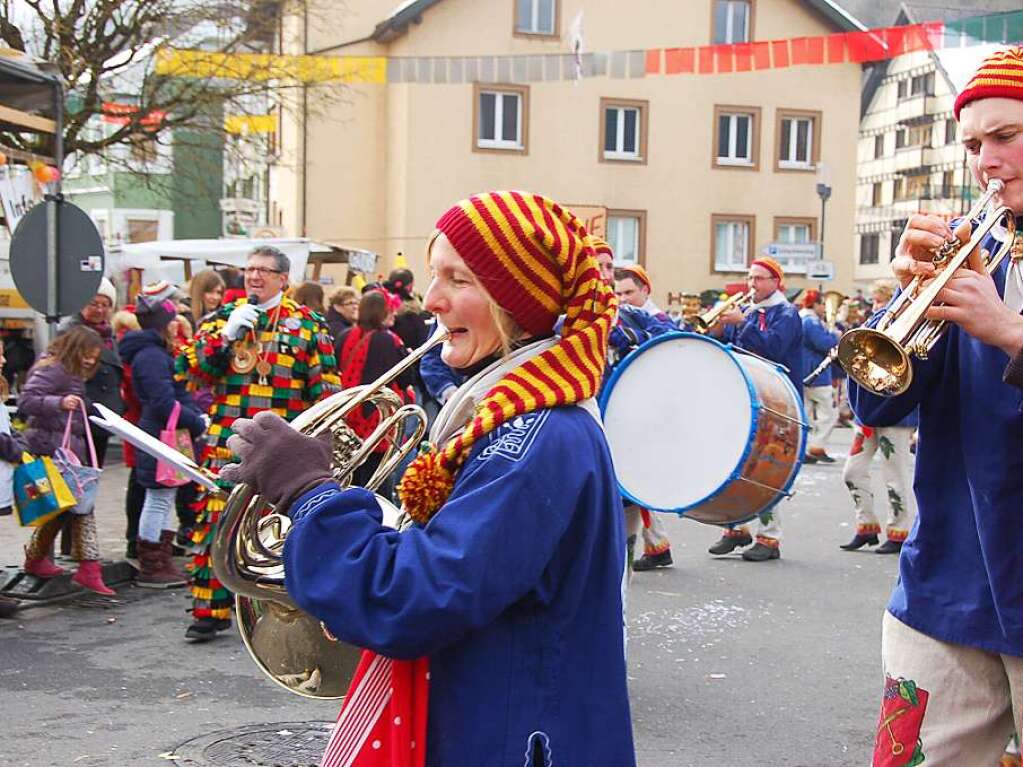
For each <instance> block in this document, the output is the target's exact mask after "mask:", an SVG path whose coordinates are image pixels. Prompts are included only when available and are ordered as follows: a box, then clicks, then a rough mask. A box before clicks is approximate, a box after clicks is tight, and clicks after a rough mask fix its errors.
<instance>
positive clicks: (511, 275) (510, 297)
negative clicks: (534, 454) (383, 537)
mask: <svg viewBox="0 0 1023 767" xmlns="http://www.w3.org/2000/svg"><path fill="white" fill-rule="evenodd" d="M437 230H438V231H440V232H443V234H444V235H445V236H447V238H448V240H450V242H451V244H452V246H454V248H455V250H457V251H458V255H459V256H461V257H462V260H463V261H465V263H466V265H467V266H468V267H469V268H470V269H471V270H472V272H473V274H475V275H476V278H477V279H479V281H480V283H481V284H482V285H483V287H484V288H485V289H486V290H487V292H488V293H489V294H490V295H491V297H492V298H493V299H494V300H495V301H496V302H497V304H498V305H499V306H500V307H501V308H502V309H504V310H505V311H506V312H508V314H510V315H511V317H512V318H513V319H514V320H515V322H516V324H517V325H518V326H519V327H520V328H522V329H523V330H524V331H526V332H527V333H528V334H530V335H541V334H544V333H549V332H550V331H551V330H552V328H553V327H554V323H555V321H556V320H557V318H558V316H559V315H562V314H564V315H565V323H564V326H563V329H562V331H561V337H560V340H559V341H558V342H557V343H556V344H555V345H554V346H553V347H551V348H549V349H547V350H546V351H544V352H542V353H540V354H538V355H537V356H535V357H533V358H531V359H529V360H528V361H526V362H524V363H523V364H522V365H519V366H518V367H517V368H515V369H514V370H512V371H510V372H509V373H508V374H507V375H505V377H504V378H502V379H501V380H500V381H499V382H498V383H497V385H495V386H494V388H493V389H491V390H490V391H489V392H488V393H487V394H486V396H484V398H483V399H482V400H481V401H480V402H479V404H478V405H477V406H476V410H475V412H474V414H473V418H472V420H470V421H469V423H468V424H467V425H466V427H465V428H464V429H463V430H462V431H461V432H460V433H459V434H458V435H457V436H455V437H454V438H453V439H451V440H450V441H449V442H448V443H446V444H444V445H439V446H437V447H436V448H435V449H432V450H429V451H426V452H423V453H420V454H419V456H418V457H417V458H416V459H415V460H414V461H413V462H412V464H411V465H410V466H409V468H408V470H407V471H406V472H405V476H404V477H403V478H402V481H401V485H400V486H399V488H398V493H399V495H400V497H401V500H402V503H403V505H404V507H405V510H406V511H407V512H408V513H409V515H410V516H411V517H412V518H413V519H414V520H415V521H416V522H419V523H420V524H425V523H426V522H427V521H429V519H430V518H431V517H432V516H433V515H434V514H435V513H436V512H437V510H438V509H440V507H441V506H442V505H443V504H444V501H445V500H447V497H448V495H449V494H450V493H451V489H452V487H453V486H454V482H455V475H456V474H457V473H458V469H459V468H460V467H461V465H462V463H463V462H464V461H465V459H466V458H468V456H469V452H470V450H471V448H472V446H473V444H474V443H475V442H476V441H477V440H479V439H480V438H481V437H483V436H485V435H486V434H488V433H490V432H491V431H493V430H494V429H496V428H497V427H498V426H500V425H501V424H502V423H504V422H505V421H508V420H510V419H512V418H514V417H516V416H518V415H522V414H523V413H528V412H531V411H533V410H540V409H543V408H549V407H555V406H558V405H571V404H574V403H576V402H580V401H582V400H585V399H588V398H590V397H593V396H595V395H596V393H597V389H598V388H599V386H600V381H601V377H602V376H603V373H604V359H605V356H606V353H607V339H608V335H609V334H610V331H611V326H612V323H613V321H614V316H615V308H616V303H615V297H614V293H613V291H612V290H611V288H610V287H609V286H607V285H605V284H604V282H603V281H602V280H601V279H600V271H599V269H598V266H597V259H596V255H595V253H594V251H593V249H592V248H591V247H590V246H589V245H588V244H587V243H586V230H585V229H584V228H583V225H582V223H581V222H580V221H579V219H577V218H576V217H575V215H573V214H572V212H571V211H569V210H566V209H565V208H562V207H561V206H560V205H558V204H557V203H556V202H554V201H553V200H549V199H547V198H546V197H542V196H540V195H537V194H529V193H528V192H487V193H484V194H478V195H475V196H473V197H470V198H469V199H467V200H462V201H461V202H459V203H457V204H456V205H454V206H452V207H451V209H450V210H448V211H447V212H446V213H445V214H444V215H443V216H441V217H440V220H439V221H438V222H437Z"/></svg>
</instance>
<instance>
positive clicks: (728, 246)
mask: <svg viewBox="0 0 1023 767" xmlns="http://www.w3.org/2000/svg"><path fill="white" fill-rule="evenodd" d="M721 227H725V234H724V236H722V234H721ZM740 231H741V232H742V234H743V235H744V238H745V242H744V243H743V247H742V252H741V262H740V260H736V259H735V258H734V256H735V254H736V245H737V243H736V241H735V240H736V235H737V234H738V233H739V232H740ZM752 234H753V232H752V227H751V223H750V222H749V221H744V220H740V219H736V220H731V221H730V220H728V219H722V218H719V219H716V220H715V221H714V271H715V272H745V271H746V270H747V269H748V268H749V262H750V252H751V251H750V246H751V242H750V238H751V237H752ZM722 242H724V243H725V247H724V250H725V252H727V253H731V254H732V256H733V258H732V259H730V260H728V261H722V260H721V259H720V258H719V254H720V252H721V250H722V247H721V243H722Z"/></svg>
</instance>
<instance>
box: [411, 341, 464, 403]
mask: <svg viewBox="0 0 1023 767" xmlns="http://www.w3.org/2000/svg"><path fill="white" fill-rule="evenodd" d="M442 346H443V345H442V344H438V345H437V346H434V347H433V348H432V349H430V351H428V352H427V353H426V354H424V355H423V356H422V357H421V358H420V360H419V377H420V378H422V379H423V383H424V384H425V385H426V391H427V392H428V393H429V394H430V396H431V397H433V398H434V399H435V400H437V401H438V402H440V401H441V399H440V398H441V395H442V394H443V393H444V391H445V390H446V389H447V388H448V387H449V386H454V387H455V388H456V389H457V388H458V387H459V386H461V385H462V384H463V383H465V376H463V375H461V374H460V373H456V372H455V371H454V370H453V369H451V368H450V367H448V366H447V365H446V364H445V363H444V360H442V359H441V358H440V352H441V348H442Z"/></svg>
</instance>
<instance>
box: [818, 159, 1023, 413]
mask: <svg viewBox="0 0 1023 767" xmlns="http://www.w3.org/2000/svg"><path fill="white" fill-rule="evenodd" d="M1004 187H1005V184H1004V183H1003V182H1002V181H1001V180H1000V179H992V180H991V181H990V182H988V185H987V189H986V191H985V192H984V194H983V195H982V196H981V198H980V199H979V200H978V201H977V204H976V205H974V207H973V208H972V209H971V210H970V212H969V213H968V214H967V219H968V220H969V221H970V223H971V225H973V230H972V232H971V236H970V239H969V241H968V242H966V243H965V244H963V243H961V242H960V240H959V239H958V238H953V239H951V240H949V241H947V242H946V243H945V244H944V245H942V246H941V248H940V249H939V250H938V252H937V253H936V254H935V257H934V263H935V265H936V266H938V267H941V271H939V272H938V274H937V276H935V277H934V278H933V279H931V280H930V281H929V282H926V283H924V282H923V281H922V280H921V279H920V277H915V278H913V281H912V282H910V284H909V285H907V286H906V288H905V290H903V291H902V293H900V294H899V296H898V297H897V298H896V299H895V301H894V302H893V303H892V304H891V305H890V306H889V308H888V310H887V314H886V315H885V316H884V318H883V319H882V320H881V322H879V323H878V325H877V327H876V328H866V327H860V328H855V329H853V330H850V331H849V332H847V333H845V334H844V335H843V336H842V338H841V339H840V340H839V342H838V361H839V363H841V365H842V367H843V368H845V370H846V372H848V373H849V375H850V376H851V377H852V378H853V379H854V380H855V381H856V382H857V383H858V384H859V385H860V386H862V387H863V388H865V389H867V390H869V391H871V392H873V393H874V394H877V395H880V396H882V397H894V396H896V395H899V394H902V393H903V392H904V391H906V389H908V388H909V386H910V384H911V383H912V382H913V365H912V362H911V358H912V357H917V358H918V359H927V355H928V354H929V353H930V351H931V350H932V349H933V348H934V345H935V344H936V343H937V342H938V339H940V338H941V337H942V335H944V333H945V331H946V330H947V328H948V323H947V321H945V320H927V319H926V318H925V315H926V313H927V310H928V309H930V308H931V306H932V305H933V304H934V303H935V301H936V299H937V296H938V293H939V292H941V290H942V289H943V288H944V287H945V285H946V284H947V283H948V281H949V280H950V279H952V276H953V275H954V274H955V272H956V270H957V269H959V268H960V267H962V266H964V265H965V264H966V262H967V259H969V257H970V255H971V254H972V253H973V251H975V250H976V249H977V248H979V247H980V246H981V243H982V242H983V241H984V238H985V237H987V235H988V234H989V233H991V232H992V231H993V230H994V229H995V227H997V226H998V225H999V224H1000V223H1001V222H1003V221H1004V224H1002V226H1004V232H1003V233H1001V236H1000V243H999V246H998V247H997V248H995V249H994V251H993V252H992V253H989V254H988V255H987V257H986V258H985V259H984V266H985V267H986V269H987V271H988V272H989V273H990V272H992V271H994V270H995V268H997V267H998V265H999V264H1000V263H1001V262H1002V260H1003V259H1004V258H1005V256H1006V255H1008V253H1009V252H1010V250H1012V248H1013V247H1014V243H1015V247H1019V246H1020V244H1019V243H1018V242H1016V240H1017V234H1016V219H1015V216H1013V214H1012V211H1011V210H1009V209H1008V208H1007V207H1005V206H1004V205H1002V206H999V207H993V206H991V207H989V206H990V205H991V201H992V199H993V198H994V196H995V195H996V194H998V193H999V192H1000V191H1001V190H1002V189H1003V188H1004Z"/></svg>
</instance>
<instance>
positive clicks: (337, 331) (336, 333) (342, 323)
mask: <svg viewBox="0 0 1023 767" xmlns="http://www.w3.org/2000/svg"><path fill="white" fill-rule="evenodd" d="M324 320H325V321H326V323H327V330H329V331H330V337H331V339H333V340H334V341H335V342H336V341H337V339H338V338H340V337H341V334H342V333H344V332H345V331H346V330H348V328H350V327H351V326H352V323H350V322H349V321H348V320H346V319H345V318H344V317H342V316H341V314H340V313H339V312H338V310H337V309H335V308H334V307H333V306H332V307H330V308H329V309H327V314H326V316H325V317H324Z"/></svg>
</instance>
